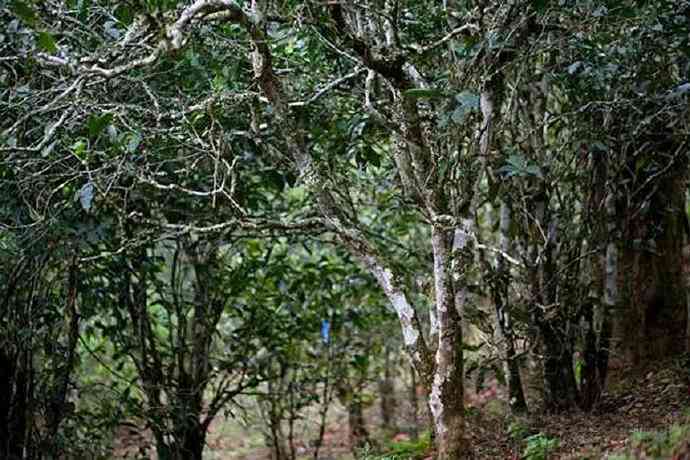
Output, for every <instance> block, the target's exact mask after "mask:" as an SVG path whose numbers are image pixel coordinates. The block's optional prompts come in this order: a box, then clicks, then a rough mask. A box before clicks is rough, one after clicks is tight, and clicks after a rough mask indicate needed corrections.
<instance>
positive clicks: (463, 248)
mask: <svg viewBox="0 0 690 460" xmlns="http://www.w3.org/2000/svg"><path fill="white" fill-rule="evenodd" d="M431 235H432V236H431V238H432V246H433V253H434V284H435V286H434V287H435V293H436V311H437V316H438V326H439V334H438V337H439V339H438V348H437V350H436V369H435V372H434V378H433V381H432V383H431V395H430V397H429V408H430V409H431V413H432V415H433V420H434V431H435V433H436V445H437V448H438V460H456V459H461V458H471V457H472V454H471V451H470V449H469V442H468V441H467V440H466V439H465V408H464V401H463V396H464V382H463V352H462V327H461V323H460V315H459V313H458V309H457V307H456V302H455V296H454V293H453V280H452V277H451V257H450V255H451V254H450V248H451V244H452V242H453V236H454V234H453V232H451V231H448V230H445V229H442V228H440V227H439V226H434V227H433V228H432V233H431ZM458 252H459V255H458V256H457V257H458V260H459V264H460V265H459V266H460V267H462V269H464V268H465V264H467V263H471V262H469V261H471V260H473V253H472V251H471V248H470V244H469V243H468V242H467V244H461V245H459V246H458ZM460 278H462V275H460ZM460 283H462V281H460ZM461 285H462V284H461Z"/></svg>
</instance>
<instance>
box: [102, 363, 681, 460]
mask: <svg viewBox="0 0 690 460" xmlns="http://www.w3.org/2000/svg"><path fill="white" fill-rule="evenodd" d="M686 372H687V371H683V367H682V366H681V365H680V363H678V362H666V363H658V364H655V365H653V366H650V367H647V368H645V369H638V370H635V371H628V370H618V371H615V372H612V373H611V375H610V380H609V388H608V391H607V392H606V393H604V394H603V395H602V397H601V400H600V401H599V403H598V405H597V407H596V409H595V410H594V411H593V412H591V413H584V412H577V411H576V412H571V413H567V414H559V415H546V414H544V413H543V411H540V410H539V408H538V407H536V406H534V407H531V409H532V414H531V415H528V416H524V417H513V416H510V415H507V410H506V409H507V407H506V404H505V402H504V401H505V394H504V391H503V389H502V388H501V387H500V386H498V384H497V383H496V381H495V380H492V381H489V382H488V383H487V385H486V386H485V387H484V390H483V391H481V392H479V393H476V392H473V391H469V392H468V397H467V403H468V406H469V409H468V414H469V417H468V429H469V433H470V436H471V438H472V442H473V445H474V447H475V452H476V456H477V458H478V459H482V460H483V459H486V460H495V459H506V460H518V459H522V458H528V459H530V460H531V459H541V458H547V459H564V460H574V459H583V460H584V459H605V458H609V459H614V458H615V459H616V460H623V459H672V460H683V459H690V396H689V393H688V375H687V374H686ZM405 404H406V402H405V401H404V397H402V396H401V401H400V409H401V410H400V412H401V413H402V417H401V420H399V427H400V428H399V429H398V430H396V431H388V432H384V431H383V430H380V429H377V428H375V427H376V426H378V425H379V424H380V421H379V420H378V415H377V412H378V410H377V407H372V408H370V410H369V417H368V418H369V420H368V422H369V426H370V432H371V435H372V440H373V443H374V446H376V447H375V448H374V449H373V450H374V451H380V452H382V454H376V455H371V456H370V457H367V458H371V459H372V460H379V459H380V460H405V459H408V458H409V459H419V460H424V459H427V458H432V457H433V452H431V451H426V452H424V451H421V452H417V453H416V454H415V455H413V454H409V456H407V455H405V454H403V455H400V454H397V455H390V454H389V455H385V452H386V450H387V449H389V452H394V451H395V449H394V447H395V446H396V443H399V442H406V440H408V439H409V431H410V429H411V428H412V425H411V423H412V422H411V420H409V417H408V416H406V415H407V414H409V408H405V407H404V406H405ZM312 428H313V427H312ZM305 430H306V431H305V432H304V435H305V439H308V438H309V435H308V431H310V430H309V428H308V427H307V428H305ZM127 441H128V440H127V439H126V437H125V438H123V437H120V438H119V439H118V443H117V444H118V446H119V448H118V449H116V454H118V455H116V457H115V458H126V457H125V454H126V452H130V453H131V452H132V448H133V447H135V446H137V444H138V446H137V447H140V446H141V442H142V441H144V442H145V440H143V439H142V438H139V439H138V441H133V440H131V439H130V440H129V442H127ZM207 442H208V446H207V449H206V456H205V458H208V460H266V459H270V458H271V456H270V450H269V449H267V448H266V447H265V439H264V437H263V435H262V434H261V431H260V428H259V425H258V424H257V421H255V422H254V423H246V422H245V423H243V424H239V423H237V422H235V421H232V420H230V419H227V420H225V419H221V420H218V422H217V423H214V424H213V425H212V427H211V430H210V433H209V436H208V440H207ZM324 443H325V445H324V447H323V448H322V450H321V454H320V455H319V458H320V459H321V460H351V459H353V456H352V454H351V453H350V451H349V449H348V441H347V414H346V413H345V411H344V410H343V409H342V408H339V407H334V408H333V410H332V411H331V415H330V417H329V424H328V427H327V430H326V435H325V437H324ZM669 443H671V444H673V445H668V444H669ZM392 447H393V449H392V450H390V449H391V448H392ZM298 450H299V453H300V455H301V456H303V457H301V458H304V459H307V458H311V455H312V452H313V451H312V449H311V448H310V447H309V446H308V445H306V444H300V445H298ZM544 454H545V456H544ZM530 455H533V456H531V457H530ZM130 458H131V457H130ZM151 458H155V457H153V456H152V457H151Z"/></svg>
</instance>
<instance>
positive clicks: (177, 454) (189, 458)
mask: <svg viewBox="0 0 690 460" xmlns="http://www.w3.org/2000/svg"><path fill="white" fill-rule="evenodd" d="M205 444H206V430H205V429H204V427H202V426H201V425H199V424H198V423H197V424H190V425H189V426H187V427H180V428H179V429H176V431H175V439H173V440H172V441H167V440H166V439H165V437H164V435H163V434H157V435H156V452H157V454H158V459H159V460H203V453H204V447H205Z"/></svg>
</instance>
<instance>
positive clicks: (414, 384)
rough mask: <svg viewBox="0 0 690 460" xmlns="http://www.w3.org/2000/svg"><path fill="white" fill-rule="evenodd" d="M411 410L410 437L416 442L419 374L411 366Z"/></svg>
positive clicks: (417, 435)
mask: <svg viewBox="0 0 690 460" xmlns="http://www.w3.org/2000/svg"><path fill="white" fill-rule="evenodd" d="M409 392H410V409H411V411H412V430H411V432H410V436H411V437H412V439H414V440H416V439H417V438H418V437H419V398H418V397H417V374H416V372H415V370H414V366H410V388H409Z"/></svg>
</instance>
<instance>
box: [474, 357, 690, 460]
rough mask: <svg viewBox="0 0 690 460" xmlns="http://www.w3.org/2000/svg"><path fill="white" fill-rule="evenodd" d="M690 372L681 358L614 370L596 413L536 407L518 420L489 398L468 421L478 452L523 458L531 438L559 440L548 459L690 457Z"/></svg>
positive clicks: (677, 459) (481, 455) (486, 456)
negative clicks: (554, 411)
mask: <svg viewBox="0 0 690 460" xmlns="http://www.w3.org/2000/svg"><path fill="white" fill-rule="evenodd" d="M686 372H687V371H684V370H683V369H682V366H680V365H679V363H678V362H666V363H658V364H655V365H652V366H649V367H646V368H644V369H638V370H635V371H628V370H618V371H614V372H612V373H611V375H610V378H609V385H608V391H607V392H605V393H604V394H603V395H602V397H601V399H600V401H599V403H598V404H597V406H596V408H595V410H594V411H593V412H591V413H584V412H577V411H576V412H571V413H567V414H558V415H547V414H544V413H543V412H540V411H539V410H533V411H532V412H533V415H530V416H525V417H523V418H516V417H510V416H506V412H505V407H502V406H503V404H500V405H499V406H495V404H496V402H488V403H486V404H485V405H484V407H483V408H482V410H478V411H475V413H473V414H472V417H471V418H470V420H469V422H468V426H469V427H470V432H471V435H472V438H473V441H474V446H475V448H476V451H477V456H478V458H480V459H520V458H524V457H526V455H524V454H525V453H526V451H527V447H528V445H527V444H528V443H527V442H526V440H529V439H530V438H529V437H528V436H532V438H531V439H532V440H533V442H534V441H536V442H534V443H535V444H539V441H540V440H541V442H542V443H543V444H542V445H544V444H545V443H546V440H554V441H555V442H553V443H552V444H551V446H549V447H550V450H549V451H548V455H547V456H546V458H548V459H564V460H565V459H568V460H570V459H573V460H574V459H582V460H584V459H605V458H616V459H623V458H627V459H657V458H659V459H666V458H668V459H673V460H680V459H690V450H689V449H688V440H690V398H689V394H688V375H687V373H686ZM496 401H498V400H496ZM492 405H493V407H492ZM535 409H536V408H535ZM668 443H671V444H675V445H670V446H668V445H666V444H668ZM536 450H538V449H534V451H536ZM534 458H540V457H538V455H535V457H534Z"/></svg>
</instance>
